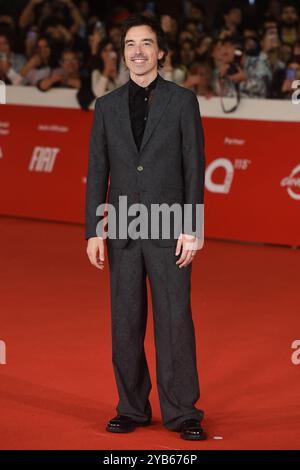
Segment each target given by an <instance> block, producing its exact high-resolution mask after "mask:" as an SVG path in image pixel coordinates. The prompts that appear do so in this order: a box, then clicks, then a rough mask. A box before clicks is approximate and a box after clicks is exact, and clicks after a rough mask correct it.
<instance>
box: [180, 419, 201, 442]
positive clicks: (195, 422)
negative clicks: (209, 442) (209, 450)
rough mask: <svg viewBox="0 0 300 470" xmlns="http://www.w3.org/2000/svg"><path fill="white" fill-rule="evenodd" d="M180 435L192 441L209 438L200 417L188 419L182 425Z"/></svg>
mask: <svg viewBox="0 0 300 470" xmlns="http://www.w3.org/2000/svg"><path fill="white" fill-rule="evenodd" d="M180 437H181V438H182V439H187V440H190V441H203V440H204V439H207V435H206V433H205V432H204V431H203V429H202V427H201V424H200V421H199V419H186V420H185V421H183V422H182V423H181V426H180Z"/></svg>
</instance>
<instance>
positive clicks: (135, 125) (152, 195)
mask: <svg viewBox="0 0 300 470" xmlns="http://www.w3.org/2000/svg"><path fill="white" fill-rule="evenodd" d="M121 48H122V52H123V57H124V60H125V63H126V66H127V67H128V69H129V71H130V79H129V81H128V82H127V83H126V84H125V85H123V86H121V87H120V88H118V89H116V90H114V91H112V92H110V93H108V94H106V95H105V96H103V97H101V98H98V99H97V100H96V105H95V113H94V122H93V127H92V132H91V138H90V154H89V165H88V177H87V192H86V234H85V235H86V236H85V238H86V239H87V240H88V246H87V254H88V257H89V259H90V262H91V263H92V264H93V265H94V266H95V267H97V268H99V269H103V267H104V238H107V253H108V260H109V266H110V289H111V317H112V352H113V367H114V373H115V378H116V383H117V388H118V393H119V403H118V406H117V413H118V414H117V416H115V417H114V418H112V419H111V420H110V421H109V422H108V424H107V427H106V430H107V431H110V432H129V431H133V430H134V429H135V428H136V427H137V426H146V425H149V424H151V417H152V409H151V404H150V401H149V394H150V390H151V387H152V385H151V380H150V375H149V370H148V365H147V360H146V356H145V350H144V338H145V332H146V323H147V288H146V277H147V276H148V277H149V281H150V286H151V294H152V304H153V316H154V335H155V347H156V371H157V386H158V392H159V400H160V407H161V413H162V419H163V424H164V426H165V427H166V428H167V429H169V430H171V431H177V432H180V436H181V437H182V438H183V439H190V440H202V439H205V438H206V434H205V432H204V431H203V428H202V427H201V421H202V419H203V416H204V412H203V411H202V410H200V409H197V408H196V407H195V403H196V402H197V400H198V399H199V397H200V387H199V379H198V373H197V363H196V345H195V332H194V324H193V320H192V311H191V301H190V286H191V269H192V263H191V262H192V260H193V259H194V256H195V255H196V253H197V250H198V249H199V248H200V247H201V246H202V243H203V223H200V224H199V223H198V222H199V213H201V209H202V207H203V202H204V175H205V156H204V138H203V128H202V124H201V116H200V111H199V104H198V100H197V97H196V95H195V94H194V93H193V92H192V91H190V90H188V89H185V88H182V87H180V86H178V85H176V84H175V83H172V82H169V81H167V80H164V79H163V78H162V77H161V76H160V75H159V73H158V67H160V66H162V64H163V62H164V59H165V56H166V54H167V46H166V40H165V37H164V33H163V30H162V28H161V26H160V24H159V23H158V22H157V21H156V20H155V19H153V18H150V17H145V16H141V15H137V16H136V15H134V16H131V17H129V18H128V19H127V20H126V21H125V22H124V24H123V31H122V37H121ZM108 182H109V183H110V185H109V187H108ZM107 192H108V203H109V204H111V205H112V206H113V207H114V209H115V211H116V214H115V215H116V216H117V217H116V219H114V220H115V221H116V220H117V222H116V223H117V225H118V224H119V225H118V227H117V230H116V232H114V230H112V231H110V220H113V219H110V215H109V216H108V234H107V236H106V235H105V232H104V224H105V221H104V219H103V214H104V213H103V210H102V209H103V207H105V202H106V196H107ZM122 196H123V198H124V197H125V199H126V201H127V204H128V206H129V207H131V206H132V205H134V204H135V205H137V206H138V208H139V210H140V211H141V218H140V219H139V222H140V224H141V225H143V229H144V228H145V226H146V227H147V230H148V231H146V232H147V236H145V237H143V236H139V237H136V232H137V230H136V229H137V226H136V224H134V220H132V213H130V212H128V214H129V216H128V218H127V214H126V220H125V222H124V218H123V219H122V217H121V218H120V216H124V215H125V214H124V205H123V202H122V201H121V200H122ZM160 204H170V205H172V207H173V205H175V206H176V208H177V209H178V208H179V209H182V208H184V207H185V206H189V208H190V209H191V210H190V211H187V212H185V210H184V212H183V216H182V217H181V218H179V219H178V218H177V219H176V220H177V222H178V220H180V221H181V224H179V225H180V228H179V226H178V224H176V223H174V230H173V229H171V231H172V234H170V233H168V236H165V232H164V230H161V228H160V226H159V229H158V233H157V231H156V232H155V236H153V231H155V229H157V226H156V225H157V224H156V222H154V221H153V217H152V213H151V210H152V208H153V207H154V206H156V205H160ZM99 206H100V207H101V208H102V209H101V210H99ZM142 206H143V207H142ZM97 208H98V210H97ZM109 209H110V208H109ZM143 209H146V212H144V211H143ZM149 212H150V213H151V216H150V218H149ZM145 213H146V214H147V215H146V216H145ZM174 218H176V217H175V215H174ZM149 219H150V223H149ZM163 219H164V220H163V221H165V219H166V217H165V216H164V215H163ZM162 225H163V224H162ZM169 225H170V223H169ZM195 225H196V231H195V230H194V227H195ZM124 227H125V229H126V236H121V235H120V234H121V231H122V230H123V229H124ZM152 230H153V231H152ZM134 231H135V234H134V233H133V232H134ZM139 233H140V232H139ZM143 233H145V232H143ZM149 233H150V235H149Z"/></svg>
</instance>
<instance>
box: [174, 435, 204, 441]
mask: <svg viewBox="0 0 300 470" xmlns="http://www.w3.org/2000/svg"><path fill="white" fill-rule="evenodd" d="M180 437H181V439H184V440H186V441H205V440H206V439H207V434H203V435H202V436H200V437H199V436H190V437H185V436H183V435H182V434H180Z"/></svg>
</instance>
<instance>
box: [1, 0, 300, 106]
mask: <svg viewBox="0 0 300 470" xmlns="http://www.w3.org/2000/svg"><path fill="white" fill-rule="evenodd" d="M249 3H254V4H255V2H249ZM298 6H299V4H298V3H297V2H293V1H280V0H270V1H266V2H265V5H264V8H263V10H262V9H261V8H259V9H258V8H257V7H256V6H255V5H253V10H251V11H252V13H253V14H249V11H250V10H249V9H248V10H247V9H245V3H244V2H241V1H240V2H239V1H229V2H222V10H219V11H218V12H216V15H215V18H214V21H210V22H208V19H207V11H206V10H205V8H204V7H203V5H202V3H201V1H199V0H183V1H182V11H183V14H182V15H181V17H180V18H178V17H174V16H172V15H170V14H159V15H158V13H157V11H156V2H143V1H132V2H124V3H123V2H121V1H120V2H118V5H117V6H114V7H112V9H111V12H110V14H109V15H105V16H104V15H103V14H102V13H101V2H98V7H97V8H95V7H94V8H92V7H91V4H90V2H89V1H88V0H28V2H27V4H26V5H25V7H24V8H23V9H22V10H21V11H20V12H19V14H16V15H14V14H11V13H8V12H5V11H3V10H0V80H2V81H4V82H5V83H6V84H13V85H24V86H26V85H31V86H36V87H38V88H39V89H40V90H41V91H43V92H46V91H48V90H50V89H51V88H54V87H64V88H73V89H76V90H77V97H78V101H79V103H80V105H81V106H82V107H83V108H87V107H88V106H89V104H90V103H91V101H92V100H93V99H94V98H95V97H98V96H101V95H103V94H105V93H106V92H108V91H111V90H113V89H115V88H117V87H119V86H121V85H122V84H124V83H126V82H127V80H128V78H129V72H128V69H127V68H126V66H125V63H124V61H123V58H122V56H121V51H120V35H121V27H122V21H124V20H125V19H126V17H127V16H128V15H130V14H131V13H137V12H138V13H143V14H146V15H153V16H156V17H158V18H159V20H160V23H161V26H162V28H163V30H164V31H165V33H166V35H167V39H168V47H169V53H168V55H167V58H166V61H165V63H164V65H163V67H162V68H161V69H160V70H159V73H160V74H161V75H162V76H163V77H164V78H165V79H167V80H171V81H173V82H175V83H177V84H178V85H180V86H183V87H186V88H190V89H192V90H193V91H194V92H195V93H197V94H198V95H202V96H204V97H205V98H207V99H209V98H210V97H213V96H236V95H237V93H238V94H239V96H240V97H248V98H275V99H290V98H291V94H292V92H293V89H292V83H293V81H295V80H300V34H299V32H300V26H299V8H298ZM249 8H250V7H249Z"/></svg>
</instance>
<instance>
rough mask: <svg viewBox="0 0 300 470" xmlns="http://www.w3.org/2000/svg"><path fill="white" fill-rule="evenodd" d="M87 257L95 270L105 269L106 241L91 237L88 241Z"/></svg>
mask: <svg viewBox="0 0 300 470" xmlns="http://www.w3.org/2000/svg"><path fill="white" fill-rule="evenodd" d="M86 252H87V255H88V257H89V260H90V262H91V264H92V265H93V266H95V268H98V269H103V268H104V240H103V239H102V238H99V237H91V238H89V239H88V244H87V249H86Z"/></svg>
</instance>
